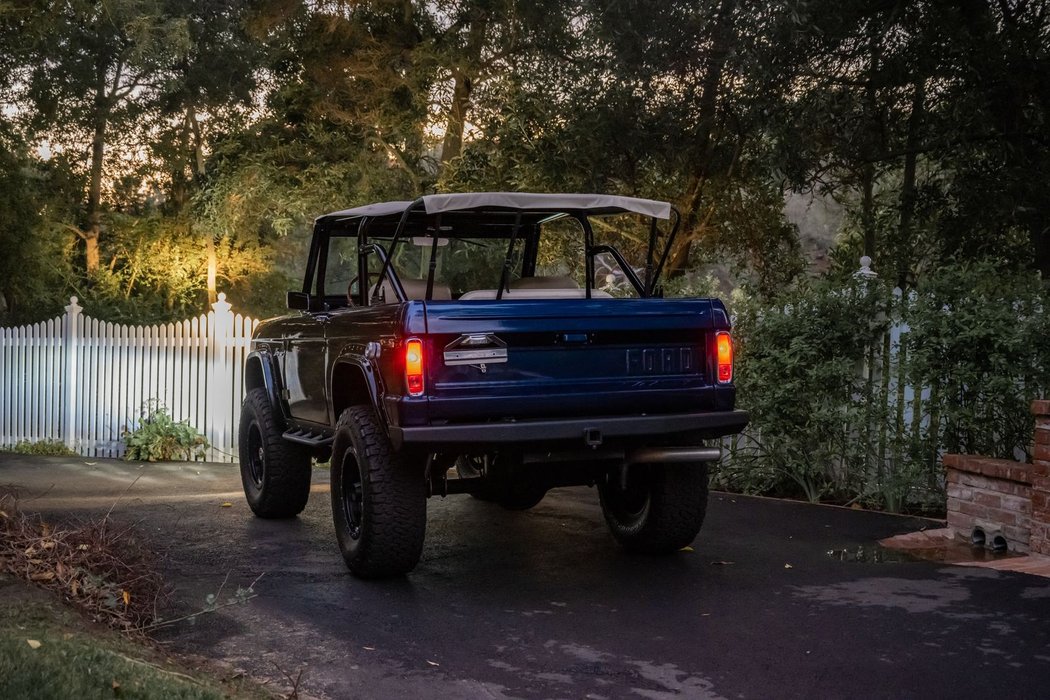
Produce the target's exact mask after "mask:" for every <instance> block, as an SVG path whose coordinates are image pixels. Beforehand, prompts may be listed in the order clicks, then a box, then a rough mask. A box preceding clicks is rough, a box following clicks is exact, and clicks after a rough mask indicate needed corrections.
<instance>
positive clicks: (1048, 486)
mask: <svg viewBox="0 0 1050 700" xmlns="http://www.w3.org/2000/svg"><path fill="white" fill-rule="evenodd" d="M1032 413H1033V414H1034V415H1035V440H1034V442H1035V445H1034V448H1035V449H1034V452H1033V455H1032V456H1033V458H1034V459H1033V463H1032V523H1031V530H1032V535H1031V537H1032V539H1031V544H1032V551H1033V552H1036V553H1038V554H1050V401H1033V402H1032Z"/></svg>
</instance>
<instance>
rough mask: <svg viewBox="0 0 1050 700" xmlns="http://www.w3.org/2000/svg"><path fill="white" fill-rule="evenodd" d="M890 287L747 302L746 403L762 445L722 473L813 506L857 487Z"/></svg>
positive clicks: (803, 292)
mask: <svg viewBox="0 0 1050 700" xmlns="http://www.w3.org/2000/svg"><path fill="white" fill-rule="evenodd" d="M885 300H886V293H885V290H884V288H883V287H882V286H881V285H879V284H877V283H871V282H864V281H859V280H854V281H853V282H852V283H851V284H849V285H848V286H845V287H840V286H838V285H835V284H831V283H825V282H814V283H808V284H803V285H801V286H799V287H798V288H797V289H795V290H793V291H792V292H790V293H788V294H786V295H785V296H784V297H782V299H781V300H779V302H778V304H777V305H776V306H771V307H762V306H758V305H754V304H748V303H742V304H737V305H735V306H734V310H735V312H736V324H735V331H734V335H735V340H736V366H737V369H736V376H735V383H736V385H737V388H738V401H739V403H740V405H741V407H742V408H746V409H747V410H748V411H749V412H750V414H751V420H752V423H751V426H750V428H749V432H750V434H751V436H752V438H753V439H754V440H755V441H756V442H755V443H754V444H753V445H752V446H751V448H750V449H748V450H743V451H740V452H739V453H738V454H737V455H734V458H733V460H732V461H731V463H730V465H729V466H728V468H727V469H726V470H725V471H724V472H723V473H722V474H721V475H720V478H722V479H723V480H724V481H725V483H726V484H727V485H729V486H731V487H735V488H739V489H742V490H744V491H757V492H764V493H765V492H776V493H785V492H786V493H789V494H791V495H801V496H803V497H805V498H807V499H809V500H811V501H817V500H821V499H822V498H824V497H826V496H833V497H836V498H839V497H841V496H842V495H843V494H845V493H849V492H851V491H852V490H854V489H855V486H856V484H855V483H853V481H854V479H853V474H852V471H851V469H850V468H849V467H850V465H852V464H856V463H858V462H863V460H864V458H865V455H864V451H863V450H864V447H863V445H862V444H860V443H859V442H858V441H857V440H856V439H855V436H856V435H858V434H861V433H863V432H865V430H866V429H867V424H866V419H867V417H868V416H867V414H866V411H865V407H864V405H863V403H862V402H861V401H858V397H863V395H864V384H863V379H862V373H861V371H860V370H861V368H862V366H863V363H864V361H865V358H866V355H867V349H868V347H869V346H871V345H872V343H874V342H875V341H876V339H878V338H879V337H881V335H882V333H883V332H884V331H885V330H886V327H887V320H886V318H885V315H884V314H882V313H880V312H881V310H882V308H883V306H884V304H885Z"/></svg>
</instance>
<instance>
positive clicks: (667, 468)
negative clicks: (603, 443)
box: [598, 463, 707, 554]
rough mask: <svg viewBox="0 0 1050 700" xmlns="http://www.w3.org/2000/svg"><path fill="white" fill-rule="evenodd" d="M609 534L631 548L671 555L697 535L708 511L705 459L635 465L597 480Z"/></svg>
mask: <svg viewBox="0 0 1050 700" xmlns="http://www.w3.org/2000/svg"><path fill="white" fill-rule="evenodd" d="M598 494H599V497H600V499H601V504H602V513H603V514H604V515H605V522H606V523H607V524H608V526H609V530H610V531H611V532H612V535H613V537H615V538H616V540H617V541H618V542H619V543H620V544H621V545H622V546H623V547H624V549H627V550H628V551H631V552H639V553H643V554H670V553H672V552H675V551H678V550H679V549H681V548H682V547H685V546H686V545H688V544H689V543H691V542H692V541H693V540H694V539H696V536H697V534H698V533H699V532H700V528H701V527H702V526H703V524H704V515H705V513H706V512H707V464H706V463H698V464H636V465H632V466H631V467H629V468H628V477H627V488H626V489H624V488H623V484H622V483H621V480H620V474H619V472H617V471H614V472H611V473H610V474H608V475H607V476H606V478H605V480H604V481H601V482H599V484H598Z"/></svg>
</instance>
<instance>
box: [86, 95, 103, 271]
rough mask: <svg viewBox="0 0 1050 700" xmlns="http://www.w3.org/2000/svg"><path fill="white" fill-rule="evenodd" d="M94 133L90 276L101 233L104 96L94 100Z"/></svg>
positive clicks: (96, 263) (88, 252) (88, 254)
mask: <svg viewBox="0 0 1050 700" xmlns="http://www.w3.org/2000/svg"><path fill="white" fill-rule="evenodd" d="M95 108H96V110H97V112H96V114H95V131H94V134H93V136H92V138H91V177H90V185H89V187H88V201H87V210H88V218H87V222H88V225H87V230H86V231H84V233H83V237H84V244H85V265H86V267H87V272H88V274H89V275H92V274H94V273H96V272H98V267H99V251H98V239H99V234H100V233H101V231H102V159H103V156H104V154H105V148H106V122H107V119H108V116H109V114H108V112H109V109H108V105H107V104H106V98H105V95H104V94H100V95H99V96H98V98H97V99H96V100H95Z"/></svg>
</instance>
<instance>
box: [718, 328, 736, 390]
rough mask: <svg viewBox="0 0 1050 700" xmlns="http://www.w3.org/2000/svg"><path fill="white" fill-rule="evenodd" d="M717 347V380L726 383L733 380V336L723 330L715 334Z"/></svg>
mask: <svg viewBox="0 0 1050 700" xmlns="http://www.w3.org/2000/svg"><path fill="white" fill-rule="evenodd" d="M715 345H716V347H717V349H718V382H719V384H728V383H729V382H731V381H733V338H732V337H731V336H730V335H729V334H728V333H726V332H725V331H719V332H718V334H717V335H716V336H715Z"/></svg>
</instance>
